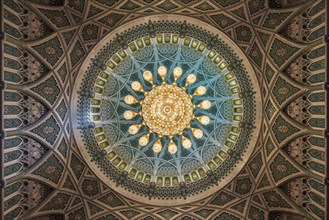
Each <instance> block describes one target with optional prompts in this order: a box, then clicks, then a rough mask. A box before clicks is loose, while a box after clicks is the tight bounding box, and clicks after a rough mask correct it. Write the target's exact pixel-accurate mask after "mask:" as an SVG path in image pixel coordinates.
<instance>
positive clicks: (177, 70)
mask: <svg viewBox="0 0 329 220" xmlns="http://www.w3.org/2000/svg"><path fill="white" fill-rule="evenodd" d="M173 74H174V78H175V81H176V80H177V79H178V78H179V77H181V75H182V74H183V70H182V68H180V67H179V66H177V67H175V68H174V71H173Z"/></svg>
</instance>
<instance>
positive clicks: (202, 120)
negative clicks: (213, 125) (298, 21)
mask: <svg viewBox="0 0 329 220" xmlns="http://www.w3.org/2000/svg"><path fill="white" fill-rule="evenodd" d="M197 119H198V120H199V122H200V123H201V124H203V125H208V124H209V123H210V118H209V117H208V116H206V115H203V116H200V117H197Z"/></svg>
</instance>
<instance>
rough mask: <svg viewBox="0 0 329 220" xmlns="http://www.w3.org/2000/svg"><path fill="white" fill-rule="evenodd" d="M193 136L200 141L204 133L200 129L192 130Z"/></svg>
mask: <svg viewBox="0 0 329 220" xmlns="http://www.w3.org/2000/svg"><path fill="white" fill-rule="evenodd" d="M191 130H192V134H193V136H194V137H195V138H197V139H200V138H202V137H203V131H202V130H201V129H199V128H192V129H191Z"/></svg>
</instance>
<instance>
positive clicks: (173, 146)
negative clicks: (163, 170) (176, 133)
mask: <svg viewBox="0 0 329 220" xmlns="http://www.w3.org/2000/svg"><path fill="white" fill-rule="evenodd" d="M168 151H169V153H170V154H175V153H176V152H177V145H176V144H175V142H173V140H171V141H170V142H169V144H168Z"/></svg>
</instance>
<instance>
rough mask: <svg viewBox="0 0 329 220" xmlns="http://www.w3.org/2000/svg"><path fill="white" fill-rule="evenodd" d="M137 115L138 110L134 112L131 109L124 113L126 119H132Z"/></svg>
mask: <svg viewBox="0 0 329 220" xmlns="http://www.w3.org/2000/svg"><path fill="white" fill-rule="evenodd" d="M136 115H137V113H136V112H133V111H131V110H127V111H125V112H124V113H123V117H124V118H125V119H126V120H130V119H133V118H134V117H135V116H136Z"/></svg>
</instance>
